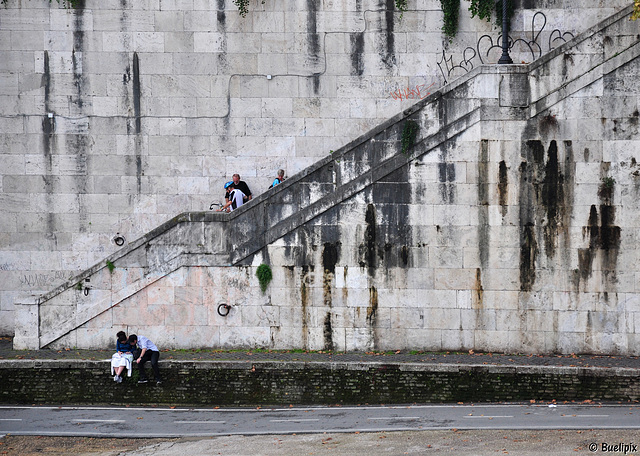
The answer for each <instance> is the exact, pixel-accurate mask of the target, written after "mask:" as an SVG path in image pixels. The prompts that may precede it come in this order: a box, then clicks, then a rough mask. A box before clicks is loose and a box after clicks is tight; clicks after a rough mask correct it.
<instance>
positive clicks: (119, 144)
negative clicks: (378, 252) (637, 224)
mask: <svg viewBox="0 0 640 456" xmlns="http://www.w3.org/2000/svg"><path fill="white" fill-rule="evenodd" d="M516 3H517V5H518V7H519V8H518V9H517V11H516V15H515V17H514V19H513V22H512V24H513V34H514V37H521V38H523V41H521V42H519V44H518V45H517V46H516V47H515V48H514V49H513V55H514V60H515V61H516V62H522V61H526V62H531V61H532V60H533V58H535V57H536V56H537V55H538V54H536V53H531V52H530V47H529V46H530V45H527V46H525V44H523V43H525V42H535V43H534V45H533V47H534V48H535V49H536V52H538V51H537V49H538V48H537V47H536V43H537V44H539V45H540V52H547V51H548V50H549V48H550V47H557V45H559V44H561V43H562V42H563V41H564V40H565V39H568V38H570V37H571V36H572V34H576V33H577V32H581V31H582V30H584V29H585V28H586V27H587V26H590V25H592V24H595V23H596V22H598V21H599V20H601V19H603V18H604V17H607V16H609V15H610V14H612V13H613V12H614V11H616V10H618V9H619V8H621V7H623V6H626V4H627V3H628V0H625V1H623V0H615V1H609V2H607V3H606V5H604V4H601V3H597V4H595V5H594V4H593V2H591V1H589V2H582V3H580V4H576V2H568V3H567V2H563V1H559V0H558V1H546V2H544V4H542V5H536V6H538V7H540V8H541V9H539V10H538V9H533V7H532V2H528V1H521V2H516ZM536 3H539V2H536ZM565 3H567V4H565ZM392 4H393V2H392V1H390V0H387V1H381V0H376V1H374V0H364V1H356V2H353V1H346V0H344V1H320V0H309V1H306V0H305V1H302V0H297V1H292V0H268V1H267V2H266V3H265V4H264V5H263V4H261V3H260V2H252V4H251V12H250V13H249V15H248V16H247V17H246V18H241V17H239V15H238V13H237V10H236V8H235V6H234V5H233V4H232V2H231V1H229V0H215V1H214V0H184V1H159V0H140V1H138V0H136V1H130V0H122V1H116V0H107V1H105V0H101V1H97V0H82V1H80V2H79V7H78V8H77V9H75V10H69V9H64V8H63V7H61V6H59V5H58V4H57V3H56V2H53V3H50V2H48V1H47V0H31V1H29V2H24V1H19V0H9V1H8V2H7V4H6V6H3V7H2V9H1V10H0V73H1V75H0V159H1V161H2V166H0V212H1V213H2V217H0V333H4V334H11V333H13V332H14V303H15V302H17V301H20V300H23V299H24V298H25V297H29V296H30V295H34V296H38V295H40V294H41V293H45V292H48V291H50V290H51V289H54V288H56V287H57V286H58V285H60V284H62V283H64V282H65V281H66V280H68V279H69V278H70V277H72V276H74V275H75V274H77V273H78V272H80V271H83V270H85V269H87V268H89V267H91V266H92V265H94V264H96V263H98V262H100V261H103V259H104V258H105V257H106V256H108V255H110V254H112V253H113V252H115V251H117V250H118V248H119V247H118V246H117V245H116V244H115V242H114V239H115V238H116V237H117V236H122V237H123V238H124V239H125V242H131V241H133V240H134V239H136V238H138V237H140V236H141V235H143V234H144V233H146V232H148V231H149V230H151V229H153V228H155V227H156V226H158V225H159V224H161V223H163V222H165V221H167V220H169V219H171V218H172V217H174V216H175V215H176V214H178V213H180V212H184V211H201V210H206V209H207V208H208V207H209V205H210V204H211V202H212V201H218V200H219V199H220V197H221V195H222V192H221V186H222V184H223V183H224V182H225V181H227V180H229V178H230V175H231V174H232V173H233V172H239V173H240V174H241V175H242V176H243V178H245V179H246V180H247V182H248V183H249V184H250V186H251V187H252V189H253V191H254V193H255V194H260V193H262V192H263V191H264V190H265V189H266V188H267V186H268V184H269V182H270V180H271V178H272V176H273V174H274V172H275V170H276V169H278V168H281V167H283V168H285V169H286V170H287V173H288V174H289V175H293V174H295V173H297V172H299V171H301V170H303V169H304V168H305V167H307V166H308V165H310V164H312V163H314V162H315V161H317V160H318V159H321V158H322V157H324V156H326V155H328V154H329V153H330V151H331V150H337V149H338V148H340V147H341V146H343V145H344V144H346V143H347V142H349V141H350V140H353V139H354V138H356V137H358V136H359V135H361V134H363V133H365V132H366V131H368V130H369V129H371V128H372V127H374V126H375V125H377V124H379V123H381V122H382V121H383V120H385V119H387V118H389V117H392V116H393V115H395V114H397V113H398V112H400V111H401V110H402V109H404V108H407V107H408V106H409V105H411V104H413V103H414V102H415V101H416V99H417V98H421V97H423V96H424V94H425V92H434V91H435V89H437V88H439V87H441V86H442V85H443V84H444V82H445V80H448V81H451V80H453V79H454V78H455V77H457V76H459V75H461V74H463V73H464V72H465V71H467V70H468V69H470V68H471V67H477V66H478V64H479V63H480V61H479V57H478V56H479V55H480V53H479V51H478V50H474V48H476V43H477V41H478V39H479V38H480V36H481V35H483V34H485V33H488V34H489V35H491V39H492V41H491V43H495V40H496V38H497V30H495V28H493V26H492V25H491V24H488V23H486V22H481V21H479V20H477V19H473V20H472V19H470V18H469V17H468V15H467V14H465V12H464V11H463V12H462V14H461V25H460V33H459V36H458V37H457V38H456V39H455V40H453V42H452V43H448V42H447V41H446V40H445V39H444V38H443V36H442V34H441V32H440V27H441V17H442V13H441V12H440V9H439V2H438V1H437V0H416V1H410V2H409V11H407V12H406V13H405V14H404V16H403V17H402V19H400V17H399V14H397V13H392V12H391V6H392ZM463 8H464V2H463ZM538 12H542V13H544V14H545V18H546V22H544V23H543V22H542V19H543V18H542V16H540V15H537V16H536V13H538ZM534 18H535V20H534ZM532 21H533V22H532ZM543 24H544V28H542V26H543ZM554 29H558V32H553V30H554ZM538 31H540V32H541V33H540V34H538ZM565 32H570V34H565ZM558 34H559V35H558ZM488 45H490V43H488V42H487V41H486V38H485V40H484V41H483V46H485V47H486V46H488ZM467 47H470V48H471V50H468V49H466V48H467ZM476 49H477V48H476ZM443 51H444V52H445V55H444V56H443ZM495 52H496V51H495V49H494V51H493V52H492V55H493V54H495ZM472 53H473V54H474V55H475V57H472ZM443 57H446V59H445V60H441V59H442V58H443ZM493 57H494V60H495V55H493ZM449 58H451V60H448V59H449ZM485 60H486V59H485ZM438 63H440V65H438ZM268 75H270V78H269V77H268ZM412 91H413V92H412ZM407 97H409V98H410V99H408V100H407V99H406V98H407ZM573 139H574V140H575V139H576V138H573Z"/></svg>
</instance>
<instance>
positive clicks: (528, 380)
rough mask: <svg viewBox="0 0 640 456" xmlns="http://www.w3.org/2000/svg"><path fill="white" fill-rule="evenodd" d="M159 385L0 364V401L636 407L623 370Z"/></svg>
mask: <svg viewBox="0 0 640 456" xmlns="http://www.w3.org/2000/svg"><path fill="white" fill-rule="evenodd" d="M161 368H162V375H163V383H162V385H161V386H156V385H155V384H153V383H148V384H144V385H138V384H137V383H136V378H137V372H134V376H133V377H131V378H129V377H125V379H124V382H123V383H122V384H115V383H114V382H113V378H112V377H111V376H109V375H108V371H109V364H108V361H2V362H1V363H0V403H3V404H38V405H60V404H94V405H96V404H114V405H115V404H124V405H138V404H140V405H146V404H167V405H199V406H207V407H214V406H238V405H241V406H268V405H283V404H285V405H286V404H296V405H299V404H300V405H339V404H367V403H368V404H412V403H432V402H435V403H439V402H500V401H530V400H536V401H554V400H563V401H574V400H575V401H584V400H594V401H636V400H637V399H638V397H640V386H639V385H640V383H639V382H638V375H637V372H635V371H634V372H631V371H629V370H627V369H619V368H617V369H606V370H603V369H596V368H570V367H567V368H557V367H556V368H546V367H495V366H471V365H468V366H467V365H464V366H424V365H414V364H408V365H407V364H384V363H368V364H358V365H357V366H356V365H352V364H349V363H339V364H332V363H295V362H290V363H275V362H273V363H271V362H256V363H246V362H216V363H213V362H211V363H210V362H184V361H183V362H179V361H168V362H162V363H161Z"/></svg>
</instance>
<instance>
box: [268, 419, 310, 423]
mask: <svg viewBox="0 0 640 456" xmlns="http://www.w3.org/2000/svg"><path fill="white" fill-rule="evenodd" d="M269 421H270V422H272V423H298V422H300V421H320V420H319V419H315V418H300V419H291V420H269Z"/></svg>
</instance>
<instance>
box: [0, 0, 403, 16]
mask: <svg viewBox="0 0 640 456" xmlns="http://www.w3.org/2000/svg"><path fill="white" fill-rule="evenodd" d="M2 1H3V2H6V1H7V0H2ZM58 1H60V0H58ZM76 1H77V0H76ZM394 1H395V4H396V8H398V11H400V17H402V14H403V13H404V12H405V11H407V8H408V2H409V0H394ZM249 2H250V0H233V3H234V4H235V5H236V6H237V7H238V11H239V12H240V16H242V17H245V16H246V15H247V13H248V12H249ZM261 3H262V4H263V5H264V3H265V0H261Z"/></svg>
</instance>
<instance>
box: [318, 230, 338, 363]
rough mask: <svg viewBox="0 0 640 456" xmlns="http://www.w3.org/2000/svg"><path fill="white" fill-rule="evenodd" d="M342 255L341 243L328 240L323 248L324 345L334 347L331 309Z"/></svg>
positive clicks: (328, 347)
mask: <svg viewBox="0 0 640 456" xmlns="http://www.w3.org/2000/svg"><path fill="white" fill-rule="evenodd" d="M339 256H340V243H339V242H337V243H330V242H327V243H325V244H324V245H323V248H322V270H323V273H322V300H323V303H324V306H325V307H326V308H327V315H326V317H325V325H324V347H325V349H326V350H332V349H333V329H332V323H331V309H332V307H333V288H334V286H333V279H334V276H335V271H336V263H337V262H338V257H339Z"/></svg>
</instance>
